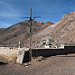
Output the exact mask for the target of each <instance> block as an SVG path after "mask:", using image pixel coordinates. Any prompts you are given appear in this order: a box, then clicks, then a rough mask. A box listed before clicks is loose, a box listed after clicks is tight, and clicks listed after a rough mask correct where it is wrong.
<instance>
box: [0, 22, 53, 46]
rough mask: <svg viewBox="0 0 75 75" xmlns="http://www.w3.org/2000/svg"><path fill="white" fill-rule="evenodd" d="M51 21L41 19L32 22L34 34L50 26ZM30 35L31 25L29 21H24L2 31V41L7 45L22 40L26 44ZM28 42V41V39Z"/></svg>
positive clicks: (0, 38) (0, 35) (0, 41)
mask: <svg viewBox="0 0 75 75" xmlns="http://www.w3.org/2000/svg"><path fill="white" fill-rule="evenodd" d="M51 24H53V23H51V22H49V21H48V22H46V23H42V22H39V21H33V22H32V35H33V34H35V33H39V32H40V31H42V30H43V29H45V28H46V27H48V26H50V25H51ZM29 36H30V27H29V21H24V22H20V23H17V24H15V25H12V26H10V27H8V28H6V29H4V30H1V32H0V43H3V44H5V45H9V44H10V45H16V46H17V45H18V42H19V41H21V43H22V44H24V43H25V42H26V41H27V39H28V38H29ZM27 42H28V41H27Z"/></svg>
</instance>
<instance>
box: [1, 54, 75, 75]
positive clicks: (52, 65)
mask: <svg viewBox="0 0 75 75" xmlns="http://www.w3.org/2000/svg"><path fill="white" fill-rule="evenodd" d="M3 62H5V63H3ZM0 75H75V54H68V55H57V56H52V57H48V58H46V59H44V60H42V61H38V62H30V63H28V66H25V65H19V64H14V63H12V62H8V61H7V60H6V61H5V59H1V58H0Z"/></svg>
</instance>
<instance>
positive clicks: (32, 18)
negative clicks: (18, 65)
mask: <svg viewBox="0 0 75 75" xmlns="http://www.w3.org/2000/svg"><path fill="white" fill-rule="evenodd" d="M22 18H27V19H29V21H30V50H29V59H30V61H31V60H32V49H31V40H32V39H31V38H32V32H31V26H32V21H33V20H34V19H35V18H40V17H39V16H38V17H37V16H35V17H32V9H30V17H22Z"/></svg>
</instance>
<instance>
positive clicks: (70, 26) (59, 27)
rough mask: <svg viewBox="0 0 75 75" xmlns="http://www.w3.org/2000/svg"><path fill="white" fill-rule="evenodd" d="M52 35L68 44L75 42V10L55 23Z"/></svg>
mask: <svg viewBox="0 0 75 75" xmlns="http://www.w3.org/2000/svg"><path fill="white" fill-rule="evenodd" d="M55 25H56V26H55V28H54V29H53V31H52V33H51V35H52V36H53V37H54V38H57V39H59V40H60V41H62V42H64V43H66V44H75V11H74V12H71V13H68V14H66V15H64V16H63V18H62V19H61V20H60V21H58V22H57V23H56V24H55Z"/></svg>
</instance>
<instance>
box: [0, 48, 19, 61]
mask: <svg viewBox="0 0 75 75" xmlns="http://www.w3.org/2000/svg"><path fill="white" fill-rule="evenodd" d="M18 53H19V50H18V49H16V48H14V49H10V48H8V47H0V57H1V56H2V57H5V58H7V59H9V60H13V59H15V58H16V57H17V56H18Z"/></svg>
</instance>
